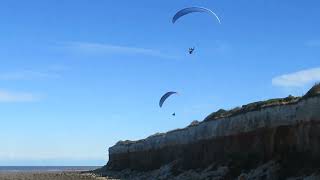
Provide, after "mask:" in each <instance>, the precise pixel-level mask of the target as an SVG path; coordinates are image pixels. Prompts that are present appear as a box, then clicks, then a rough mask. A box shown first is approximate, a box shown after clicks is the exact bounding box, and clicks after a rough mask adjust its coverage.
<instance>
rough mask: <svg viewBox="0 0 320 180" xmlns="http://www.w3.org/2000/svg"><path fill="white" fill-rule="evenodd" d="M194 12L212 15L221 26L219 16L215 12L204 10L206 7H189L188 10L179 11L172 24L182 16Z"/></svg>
mask: <svg viewBox="0 0 320 180" xmlns="http://www.w3.org/2000/svg"><path fill="white" fill-rule="evenodd" d="M194 12H201V13H208V14H211V15H213V16H214V17H215V18H216V19H217V20H218V22H219V24H221V21H220V18H219V17H218V15H217V14H216V13H215V12H213V11H212V10H210V9H207V8H204V7H188V8H184V9H182V10H180V11H178V12H177V13H176V14H175V15H174V17H173V18H172V23H173V24H174V23H175V22H176V21H177V20H178V19H179V18H181V17H182V16H185V15H187V14H190V13H194Z"/></svg>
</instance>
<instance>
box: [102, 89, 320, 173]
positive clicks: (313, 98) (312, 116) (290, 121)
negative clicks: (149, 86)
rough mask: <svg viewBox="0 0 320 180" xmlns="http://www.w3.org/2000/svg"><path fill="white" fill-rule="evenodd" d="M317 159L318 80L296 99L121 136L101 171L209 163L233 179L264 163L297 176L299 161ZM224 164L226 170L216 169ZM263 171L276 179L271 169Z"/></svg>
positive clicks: (178, 168) (180, 168) (308, 163)
mask: <svg viewBox="0 0 320 180" xmlns="http://www.w3.org/2000/svg"><path fill="white" fill-rule="evenodd" d="M319 160H320V86H319V85H317V86H314V87H313V88H312V89H311V90H310V91H309V92H308V93H307V94H306V95H305V96H304V97H301V98H296V97H292V96H289V97H287V98H283V99H273V100H268V101H262V102H256V103H251V104H248V105H244V106H242V107H241V108H235V109H233V110H230V111H225V110H219V111H218V112H216V113H213V114H211V115H209V116H208V117H207V118H206V119H205V120H204V121H202V122H196V123H195V122H193V123H192V125H190V126H188V127H186V128H183V129H178V130H174V131H170V132H167V133H162V134H156V135H153V136H150V137H148V138H146V139H142V140H139V141H120V142H118V143H117V144H116V145H115V146H113V147H110V148H109V162H108V164H107V165H106V167H105V168H104V170H106V171H110V172H111V171H113V172H114V171H115V172H119V171H123V170H133V171H135V172H147V171H148V172H151V171H155V170H157V169H158V170H159V169H161V168H163V167H165V166H168V165H169V166H170V175H172V176H178V175H179V174H182V173H183V172H186V171H190V170H199V171H200V169H201V171H203V170H206V169H207V168H209V167H211V170H210V171H212V172H216V171H218V172H220V171H221V172H225V173H224V175H222V176H221V177H224V179H232V178H235V177H238V176H240V175H241V173H243V172H247V173H249V172H251V173H253V172H255V171H253V170H252V169H254V168H257V167H259V166H263V165H265V164H267V165H268V164H269V166H271V167H280V166H281V167H282V166H288V167H287V168H285V169H283V168H271V167H269V166H268V167H269V170H270V169H276V170H277V172H278V173H277V177H287V176H289V175H291V174H295V173H296V175H298V174H297V173H299V172H300V171H299V172H298V171H297V169H299V170H301V168H300V166H302V165H303V167H307V168H309V169H312V168H317V167H319V168H320V161H319ZM270 164H272V165H270ZM213 167H214V168H213ZM223 167H225V168H227V169H224V170H221V168H222V169H223ZM219 168H220V169H219ZM213 169H214V170H213ZM279 169H282V170H281V171H280V170H279ZM250 170H251V171H250ZM252 171H253V172H252ZM265 172H268V171H267V170H265ZM206 173H208V170H207V171H206ZM211 174H212V173H211ZM222 174H223V173H222ZM249 174H250V173H249ZM253 174H254V173H253ZM271 174H272V173H271ZM264 176H265V177H266V179H268V178H269V179H270V178H271V179H274V178H275V175H270V173H269V175H267V174H264ZM221 177H220V178H221ZM164 179H166V178H164ZM200 179H201V178H200Z"/></svg>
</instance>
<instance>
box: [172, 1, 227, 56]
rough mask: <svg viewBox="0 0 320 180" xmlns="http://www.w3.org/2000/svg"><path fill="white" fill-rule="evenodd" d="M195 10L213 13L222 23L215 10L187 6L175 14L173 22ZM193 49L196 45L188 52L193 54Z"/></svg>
mask: <svg viewBox="0 0 320 180" xmlns="http://www.w3.org/2000/svg"><path fill="white" fill-rule="evenodd" d="M195 12H200V13H207V14H209V15H213V17H215V19H217V21H218V22H219V24H221V21H220V18H219V17H218V15H217V14H216V13H215V12H213V11H212V10H210V9H208V8H204V7H187V8H184V9H181V10H180V11H178V12H177V13H176V14H175V15H174V16H173V18H172V23H173V24H174V23H175V22H176V21H177V20H178V19H180V18H181V17H183V16H185V15H187V14H191V13H195ZM193 51H194V47H193V48H189V51H188V52H189V54H190V55H191V54H192V53H193Z"/></svg>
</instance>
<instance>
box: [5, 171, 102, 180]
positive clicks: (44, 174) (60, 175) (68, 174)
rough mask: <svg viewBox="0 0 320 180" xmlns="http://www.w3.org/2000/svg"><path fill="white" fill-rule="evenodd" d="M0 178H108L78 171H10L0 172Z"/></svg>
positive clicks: (92, 179)
mask: <svg viewBox="0 0 320 180" xmlns="http://www.w3.org/2000/svg"><path fill="white" fill-rule="evenodd" d="M0 180H106V178H103V177H97V176H95V175H92V174H81V173H77V172H52V173H51V172H49V173H48V172H39V173H36V172H23V173H22V172H21V173H19V172H17V173H11V172H10V173H0Z"/></svg>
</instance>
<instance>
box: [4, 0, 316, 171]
mask: <svg viewBox="0 0 320 180" xmlns="http://www.w3.org/2000/svg"><path fill="white" fill-rule="evenodd" d="M187 6H204V7H207V8H210V9H212V10H214V11H215V12H216V13H217V14H218V15H219V16H220V18H221V21H222V23H221V24H220V25H219V24H218V23H217V22H216V20H215V19H214V18H213V17H212V16H210V15H207V14H201V13H200V14H192V15H189V16H188V17H183V18H182V19H180V20H179V21H178V22H177V23H176V24H175V25H173V24H172V23H171V18H172V16H173V15H174V13H175V12H176V11H177V10H179V9H180V8H183V7H187ZM319 6H320V2H319V1H317V0H310V1H308V2H305V1H292V0H283V1H281V2H280V1H277V0H268V1H267V0H256V1H252V0H251V1H249V0H239V1H234V0H216V1H213V0H201V1H199V0H179V1H172V0H162V1H148V0H137V1H132V0H117V1H115V0H114V1H111V0H109V1H106V0H96V1H92V0H68V1H58V0H46V1H44V0H37V1H36V0H29V1H17V0H5V1H2V2H1V6H0V25H1V28H0V34H1V41H0V62H1V66H0V114H1V117H0V118H1V123H2V124H1V126H0V139H1V140H0V165H103V164H105V163H106V161H107V156H108V154H107V149H108V147H109V146H111V145H113V144H115V143H116V142H117V141H118V140H125V139H131V140H135V139H140V138H144V137H147V136H149V135H151V134H154V133H156V132H165V131H168V130H171V129H175V128H181V127H185V126H187V125H188V124H189V123H190V122H191V121H192V120H195V119H197V120H202V119H203V118H204V117H205V116H206V115H208V114H209V113H211V112H213V111H215V110H217V109H219V108H224V109H228V108H232V107H235V106H240V105H242V104H245V103H249V102H252V101H258V100H264V99H268V98H274V97H284V96H287V95H289V94H293V95H302V94H303V93H304V92H305V91H306V90H307V89H308V88H310V86H311V85H312V84H313V83H314V82H315V81H319V80H320V69H319V67H320V66H319V57H320V34H319V32H320V25H319V24H320V23H319V21H320V12H319ZM192 46H195V47H196V50H195V54H194V55H192V56H189V55H187V49H188V48H189V47H192ZM169 90H174V91H178V92H180V95H179V96H175V97H172V98H171V99H170V100H169V101H168V102H166V104H165V106H164V108H163V109H160V108H159V107H158V100H159V98H160V96H161V95H162V94H163V93H164V92H166V91H169ZM172 112H176V114H177V116H176V117H172V116H171V113H172Z"/></svg>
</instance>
